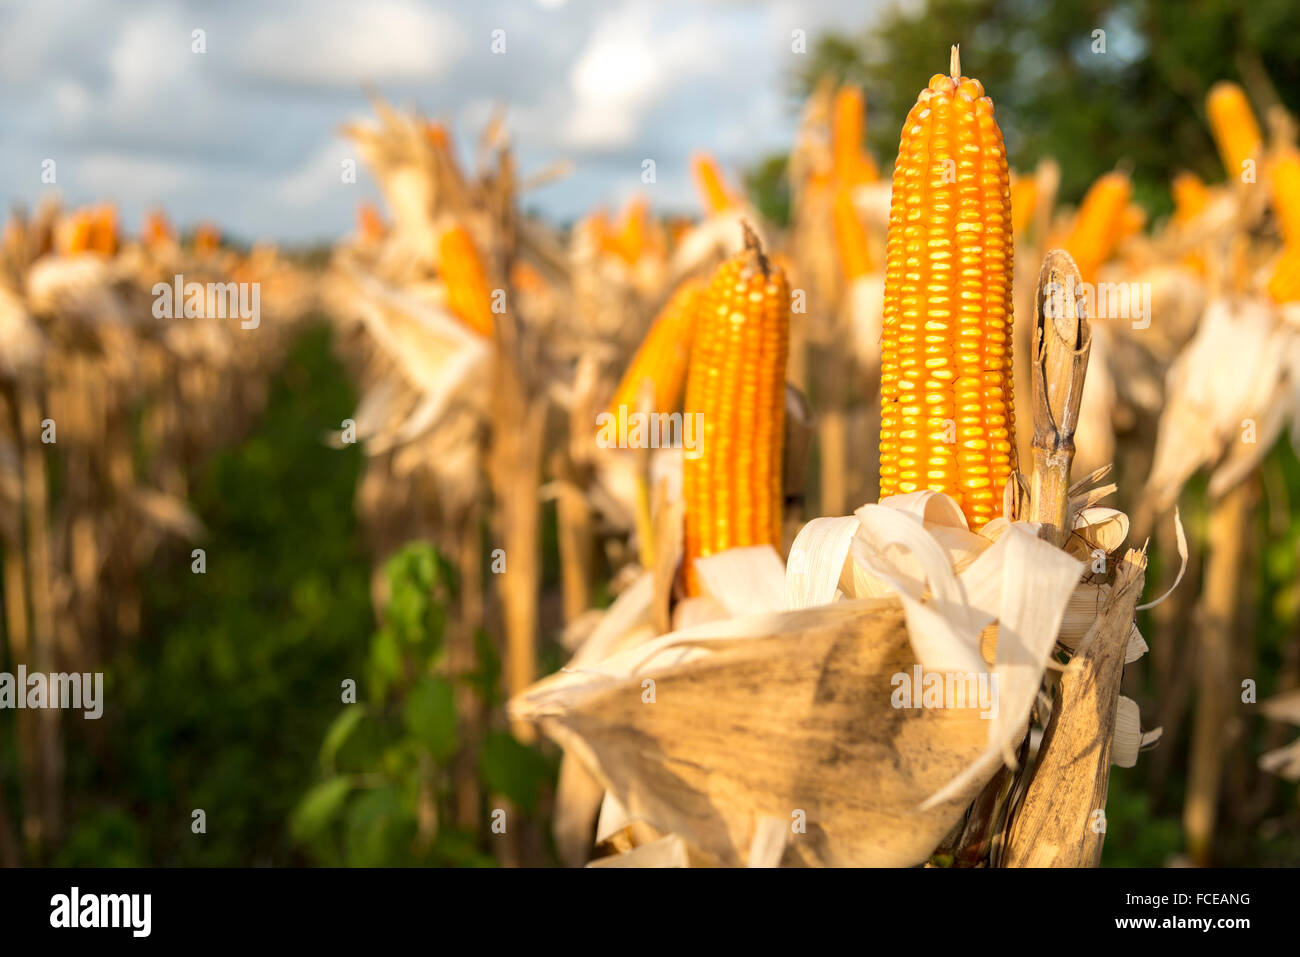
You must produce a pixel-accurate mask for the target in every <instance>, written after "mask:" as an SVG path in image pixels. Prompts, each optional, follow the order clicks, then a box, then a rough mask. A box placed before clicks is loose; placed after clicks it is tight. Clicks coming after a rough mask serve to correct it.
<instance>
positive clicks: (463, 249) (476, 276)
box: [438, 225, 494, 336]
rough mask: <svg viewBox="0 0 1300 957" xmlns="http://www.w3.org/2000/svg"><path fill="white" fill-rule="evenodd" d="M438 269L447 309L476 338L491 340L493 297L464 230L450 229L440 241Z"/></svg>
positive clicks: (481, 263) (479, 260)
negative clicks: (444, 288)
mask: <svg viewBox="0 0 1300 957" xmlns="http://www.w3.org/2000/svg"><path fill="white" fill-rule="evenodd" d="M438 269H439V271H440V273H441V275H442V281H443V282H444V283H445V284H446V286H447V307H448V308H449V309H450V310H451V311H452V312H453V313H454V314H455V315H456V316H458V317H459V318H460V320H461V321H462V322H463V323H465V325H467V326H469V327H470V328H471V329H473V330H474V331H475V332H477V333H479V335H483V336H491V335H492V332H493V328H494V323H493V321H492V302H491V300H492V293H491V291H490V290H489V288H488V281H487V273H486V272H485V271H484V269H483V260H482V259H480V258H479V254H478V250H477V249H476V248H475V247H474V240H473V239H471V238H470V235H469V231H468V230H466V229H465V227H464V226H460V225H455V226H452V227H450V228H449V229H446V230H444V231H443V233H442V235H441V236H440V237H439V239H438Z"/></svg>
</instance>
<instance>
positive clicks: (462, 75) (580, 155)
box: [0, 0, 882, 240]
mask: <svg viewBox="0 0 1300 957" xmlns="http://www.w3.org/2000/svg"><path fill="white" fill-rule="evenodd" d="M881 2H882V0H863V3H861V4H843V3H842V2H837V0H775V2H772V0H765V2H751V3H745V4H739V3H732V2H728V3H721V2H712V3H700V2H688V0H655V2H651V0H568V2H567V3H556V2H552V0H533V2H524V0H475V2H473V3H469V2H465V0H457V2H452V0H375V2H371V3H356V2H355V0H315V2H308V0H287V2H284V3H276V4H270V3H265V2H264V0H225V2H223V3H220V4H213V3H210V2H207V0H168V2H166V3H163V2H161V0H136V2H133V3H131V4H120V3H112V2H107V0H59V2H57V3H54V2H46V3H27V4H16V3H11V4H5V3H3V0H0V116H3V117H4V124H3V129H0V139H3V141H4V147H5V148H4V149H3V150H0V208H7V207H9V206H11V205H13V204H14V203H15V202H23V203H26V204H28V205H30V204H32V203H34V202H37V201H39V199H40V197H41V195H42V194H43V193H44V192H45V191H46V190H48V189H49V187H47V186H44V185H43V184H41V182H40V177H39V169H40V161H41V160H42V159H43V158H45V157H53V158H55V159H57V161H58V164H59V166H58V171H59V183H58V188H59V190H61V191H63V192H64V193H65V195H66V196H67V197H68V199H69V201H76V202H88V201H93V200H96V199H116V200H118V201H120V202H121V204H122V211H123V216H124V219H126V221H128V222H131V221H134V219H135V217H136V216H137V215H138V214H139V213H142V212H143V210H144V209H146V208H148V206H150V205H153V204H154V203H156V202H164V203H166V204H167V208H168V211H169V213H171V214H172V217H173V219H174V220H175V221H177V222H192V221H193V220H194V219H195V218H213V217H215V218H217V219H219V220H220V222H221V224H222V226H223V228H225V229H226V231H228V232H230V233H231V234H235V235H241V236H244V237H247V238H252V237H256V236H267V237H271V238H276V239H282V240H291V239H294V238H324V237H327V236H329V235H331V233H333V232H335V231H341V230H345V229H347V228H348V225H349V224H350V223H351V221H352V217H353V213H354V208H355V205H356V201H357V199H358V198H359V196H360V195H362V194H363V193H365V192H366V191H373V188H374V187H373V183H370V182H369V181H368V176H367V175H366V173H365V171H364V169H362V170H360V171H359V182H358V184H357V185H356V186H355V187H348V188H344V189H334V188H333V187H334V186H335V185H336V184H338V183H339V178H338V177H339V170H340V166H339V161H340V159H341V158H342V157H343V156H344V155H346V153H347V147H346V145H345V144H341V142H340V141H339V140H338V139H337V138H336V137H337V129H338V126H339V124H340V123H341V122H343V121H344V120H346V119H351V118H359V117H363V116H366V115H367V114H368V109H367V107H366V103H365V97H364V95H363V92H362V84H363V83H364V82H367V81H369V82H373V83H375V84H376V85H377V86H378V87H379V89H380V91H381V92H382V93H384V94H385V95H387V96H388V97H390V98H391V99H392V100H394V101H395V102H397V103H399V104H408V103H410V104H416V105H419V106H421V107H423V108H424V109H426V110H427V111H428V112H429V113H430V114H431V115H434V116H438V117H441V118H443V119H446V120H449V121H451V122H452V123H453V126H454V128H455V130H456V132H457V133H458V139H459V141H460V142H461V144H462V147H463V148H464V149H466V150H467V149H468V148H469V145H470V144H472V143H473V142H474V141H475V138H476V137H477V134H478V132H479V130H480V128H481V124H482V122H483V120H484V118H485V117H486V116H487V114H488V113H489V112H490V110H492V109H494V108H495V107H497V106H499V105H501V104H504V105H506V106H507V108H508V110H507V123H508V125H509V128H510V131H511V135H512V138H513V140H514V143H515V145H516V148H517V150H518V159H519V168H520V170H521V172H522V173H523V174H524V175H527V174H528V173H531V172H534V171H536V170H538V169H540V168H541V167H543V166H546V165H549V164H551V163H553V162H555V161H557V160H571V161H572V162H573V163H574V164H575V168H576V172H575V173H574V174H573V175H572V176H570V177H569V178H568V179H565V180H562V181H560V182H556V183H552V184H550V185H547V186H545V187H544V188H542V189H538V190H537V191H536V192H534V193H530V194H529V195H528V196H526V197H525V198H524V202H525V204H526V205H527V207H528V208H529V209H530V210H536V211H539V212H541V213H542V214H543V215H546V216H548V217H550V218H552V219H555V220H558V221H566V220H570V219H572V218H574V217H576V216H578V215H580V214H581V213H582V212H583V211H585V210H588V209H590V208H591V207H593V206H595V205H597V204H601V203H603V204H607V205H613V204H615V203H617V202H619V201H621V200H622V199H623V198H625V197H626V196H627V195H629V194H630V193H632V192H635V191H644V192H645V193H646V194H647V195H648V198H649V199H650V201H651V202H652V203H653V204H654V205H655V207H656V208H658V209H661V210H678V211H695V209H696V205H695V204H696V201H695V198H694V194H693V190H692V187H691V182H690V178H689V173H688V168H687V161H688V158H689V156H690V154H691V152H692V151H694V150H697V149H703V150H709V151H712V152H714V153H715V154H716V155H717V156H718V158H719V160H720V161H721V162H722V163H723V165H724V168H725V169H726V170H727V172H728V174H729V175H730V176H731V177H732V178H733V179H734V178H735V176H736V173H737V171H738V168H739V167H740V166H741V165H743V164H746V163H749V162H752V161H754V160H755V159H757V158H759V157H761V156H762V155H764V153H766V152H768V151H771V150H777V149H783V148H785V147H786V146H787V145H788V144H789V142H790V139H791V137H792V135H793V130H794V124H795V122H796V120H797V115H796V112H795V109H794V107H793V104H792V103H791V102H790V100H789V99H788V96H787V93H786V91H787V89H788V85H787V79H788V75H789V73H790V71H791V70H793V69H794V68H796V67H797V66H798V65H799V63H798V57H797V56H795V55H794V54H792V53H791V51H790V39H789V31H790V30H791V29H794V28H796V27H799V28H804V29H806V30H807V31H808V35H809V38H810V39H811V38H812V37H814V36H815V35H816V33H817V31H818V30H819V29H821V28H824V27H827V26H833V27H837V28H840V29H850V30H853V31H857V30H859V29H860V28H861V27H862V26H863V24H864V23H865V21H866V20H867V18H868V17H869V15H870V14H871V12H872V11H874V10H875V9H877V8H878V6H879V5H880V3H881ZM196 28H202V29H203V30H205V31H206V43H207V52H206V53H204V54H195V53H192V52H191V49H190V46H191V42H192V41H191V32H192V31H193V30H194V29H196ZM496 28H501V29H504V30H506V32H507V35H508V37H509V52H508V53H506V54H505V55H493V54H492V53H491V51H490V46H489V43H490V36H491V31H492V30H493V29H496ZM647 157H649V158H653V159H654V160H655V161H656V163H657V177H658V181H657V183H656V184H654V185H652V186H651V185H647V184H643V183H642V182H641V180H640V173H641V161H642V159H643V158H647Z"/></svg>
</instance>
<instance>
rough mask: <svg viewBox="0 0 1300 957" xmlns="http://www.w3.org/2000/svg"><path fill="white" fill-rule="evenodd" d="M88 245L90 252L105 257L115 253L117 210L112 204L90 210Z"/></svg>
mask: <svg viewBox="0 0 1300 957" xmlns="http://www.w3.org/2000/svg"><path fill="white" fill-rule="evenodd" d="M89 243H90V250H91V251H92V252H97V253H101V254H102V255H105V256H112V255H113V254H114V253H115V252H117V208H116V207H115V206H113V205H112V204H107V203H106V204H104V205H102V206H96V207H95V208H94V209H93V210H91V212H90V237H89Z"/></svg>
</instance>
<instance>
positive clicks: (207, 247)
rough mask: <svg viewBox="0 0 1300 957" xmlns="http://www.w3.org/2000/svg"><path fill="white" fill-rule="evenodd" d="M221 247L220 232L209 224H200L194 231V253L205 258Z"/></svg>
mask: <svg viewBox="0 0 1300 957" xmlns="http://www.w3.org/2000/svg"><path fill="white" fill-rule="evenodd" d="M220 246H221V231H220V230H219V229H217V227H216V226H213V225H212V224H211V223H200V224H199V225H198V227H197V228H196V229H195V230H194V252H195V254H197V255H199V256H207V255H209V254H211V253H214V252H216V251H217V249H218V248H219V247H220Z"/></svg>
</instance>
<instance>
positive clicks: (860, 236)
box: [832, 186, 872, 282]
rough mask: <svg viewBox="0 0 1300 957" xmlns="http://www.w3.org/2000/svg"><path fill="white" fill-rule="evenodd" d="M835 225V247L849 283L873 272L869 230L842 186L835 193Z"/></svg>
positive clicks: (848, 193) (833, 216)
mask: <svg viewBox="0 0 1300 957" xmlns="http://www.w3.org/2000/svg"><path fill="white" fill-rule="evenodd" d="M832 218H833V220H834V224H835V245H836V247H837V248H838V249H839V251H840V267H841V268H842V269H843V270H844V278H845V279H847V280H848V281H849V282H852V281H853V280H855V279H859V278H861V277H862V276H866V275H869V274H870V273H871V272H872V263H871V249H870V248H869V247H868V245H867V230H866V228H865V227H864V226H863V225H862V220H861V219H859V218H858V211H857V210H856V209H854V208H853V196H852V194H851V193H850V192H849V190H848V189H847V188H846V187H844V186H841V187H840V188H839V189H837V190H836V191H835V204H834V207H833V209H832Z"/></svg>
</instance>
